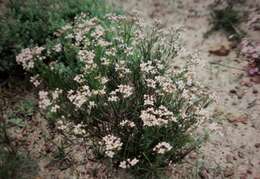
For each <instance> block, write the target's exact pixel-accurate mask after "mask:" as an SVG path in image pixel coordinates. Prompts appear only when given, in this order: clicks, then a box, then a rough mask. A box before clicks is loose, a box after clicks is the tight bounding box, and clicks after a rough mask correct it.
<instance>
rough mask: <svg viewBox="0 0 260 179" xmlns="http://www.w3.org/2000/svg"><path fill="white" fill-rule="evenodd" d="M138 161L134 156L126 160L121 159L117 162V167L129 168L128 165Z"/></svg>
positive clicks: (133, 164)
mask: <svg viewBox="0 0 260 179" xmlns="http://www.w3.org/2000/svg"><path fill="white" fill-rule="evenodd" d="M138 162H139V160H138V159H137V158H134V159H132V160H131V159H127V160H126V161H122V162H120V164H119V167H120V168H124V169H126V168H130V167H133V166H135V165H136V164H137V163H138Z"/></svg>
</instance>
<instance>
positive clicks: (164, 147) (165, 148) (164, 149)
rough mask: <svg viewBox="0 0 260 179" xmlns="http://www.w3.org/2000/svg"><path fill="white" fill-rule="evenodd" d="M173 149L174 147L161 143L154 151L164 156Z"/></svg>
mask: <svg viewBox="0 0 260 179" xmlns="http://www.w3.org/2000/svg"><path fill="white" fill-rule="evenodd" d="M171 149H172V146H171V145H170V144H169V143H167V142H160V143H159V144H157V145H156V146H155V147H154V148H153V151H155V152H157V153H158V154H164V153H166V152H169V151H170V150H171Z"/></svg>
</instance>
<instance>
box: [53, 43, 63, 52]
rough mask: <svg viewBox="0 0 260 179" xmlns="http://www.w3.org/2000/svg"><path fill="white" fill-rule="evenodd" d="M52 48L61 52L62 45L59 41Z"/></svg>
mask: <svg viewBox="0 0 260 179" xmlns="http://www.w3.org/2000/svg"><path fill="white" fill-rule="evenodd" d="M52 50H54V51H55V52H61V50H62V45H61V44H60V43H58V44H56V45H55V46H54V47H53V48H52Z"/></svg>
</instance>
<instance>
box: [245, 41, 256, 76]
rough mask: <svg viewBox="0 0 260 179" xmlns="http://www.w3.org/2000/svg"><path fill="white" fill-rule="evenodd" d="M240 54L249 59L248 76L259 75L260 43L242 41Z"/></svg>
mask: <svg viewBox="0 0 260 179" xmlns="http://www.w3.org/2000/svg"><path fill="white" fill-rule="evenodd" d="M241 53H242V54H243V55H244V56H245V57H246V58H248V59H249V61H250V64H249V71H248V73H249V75H260V42H257V41H250V40H248V39H244V40H243V41H242V42H241Z"/></svg>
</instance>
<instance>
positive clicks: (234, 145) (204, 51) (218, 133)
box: [114, 0, 260, 179]
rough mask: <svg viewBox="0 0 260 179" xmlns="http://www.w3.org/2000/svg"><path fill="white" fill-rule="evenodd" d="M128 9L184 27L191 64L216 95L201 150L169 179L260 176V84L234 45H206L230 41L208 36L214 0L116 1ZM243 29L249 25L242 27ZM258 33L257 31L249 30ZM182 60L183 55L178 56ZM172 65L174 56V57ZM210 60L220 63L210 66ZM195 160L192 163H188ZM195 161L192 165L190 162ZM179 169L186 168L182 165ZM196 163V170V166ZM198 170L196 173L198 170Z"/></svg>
mask: <svg viewBox="0 0 260 179" xmlns="http://www.w3.org/2000/svg"><path fill="white" fill-rule="evenodd" d="M114 2H115V5H116V6H122V7H123V9H125V10H126V11H127V12H129V13H131V12H134V11H135V10H138V11H139V12H140V13H141V16H142V17H143V18H144V20H145V22H148V23H152V22H153V21H154V20H155V19H159V20H160V21H161V22H162V24H163V25H164V27H165V28H166V27H169V26H182V27H183V28H184V30H183V32H182V39H183V42H184V47H185V48H186V49H187V50H192V51H197V52H198V54H199V57H200V60H199V64H198V65H197V66H196V67H194V68H193V72H194V73H195V75H196V79H197V80H198V81H200V82H201V83H202V84H203V85H205V86H207V87H208V88H209V90H210V91H211V92H212V93H214V94H215V95H216V98H217V100H216V103H215V104H213V105H212V106H211V108H212V109H211V110H212V115H213V116H212V117H211V118H210V120H209V121H206V122H205V123H204V124H203V125H202V126H200V129H199V131H200V132H201V134H203V132H204V134H205V133H207V134H208V135H209V139H208V141H207V142H206V143H205V144H203V146H202V148H201V150H200V152H198V153H196V154H192V156H190V158H191V160H190V161H189V160H188V161H189V162H191V163H192V164H191V165H193V166H192V167H191V168H192V169H191V170H190V171H188V170H187V168H185V167H184V166H182V165H181V166H179V168H178V167H176V169H175V171H176V172H175V174H173V177H172V178H186V177H187V178H197V177H198V176H197V175H200V177H202V178H241V179H244V178H245V179H247V178H254V179H259V178H260V146H259V143H260V96H259V94H258V91H259V92H260V85H259V84H258V85H257V84H255V83H251V82H250V79H249V78H248V77H247V74H246V73H245V72H244V71H243V69H244V67H245V65H246V60H245V59H244V58H243V57H239V56H238V55H237V52H236V51H235V50H233V51H231V53H230V54H229V55H228V56H224V57H218V56H214V55H210V54H209V52H208V50H209V49H210V48H211V47H216V46H219V45H222V44H227V43H228V40H227V38H226V36H225V35H223V34H221V33H214V34H213V35H211V36H210V37H209V38H208V39H205V38H204V37H203V35H204V34H205V33H206V32H207V31H208V30H209V29H210V25H209V23H208V18H209V9H208V5H210V4H212V3H213V1H212V0H185V1H178V0H175V1H173V0H115V1H114ZM257 4H258V5H259V4H260V2H259V1H248V2H247V3H246V5H244V6H245V7H243V10H249V11H250V10H252V9H254V8H255V7H256V5H257ZM246 30H247V29H246ZM248 34H249V35H250V37H251V38H258V37H259V35H260V32H259V31H258V32H250V31H248ZM182 60H183V59H182ZM172 63H173V64H175V65H178V63H180V62H179V61H178V60H174V61H173V62H172ZM214 63H217V64H220V65H216V64H215V65H214ZM192 160H193V162H192ZM194 162H195V165H194ZM180 168H185V169H184V170H180ZM194 168H195V169H194ZM196 172H198V173H197V174H196Z"/></svg>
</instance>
